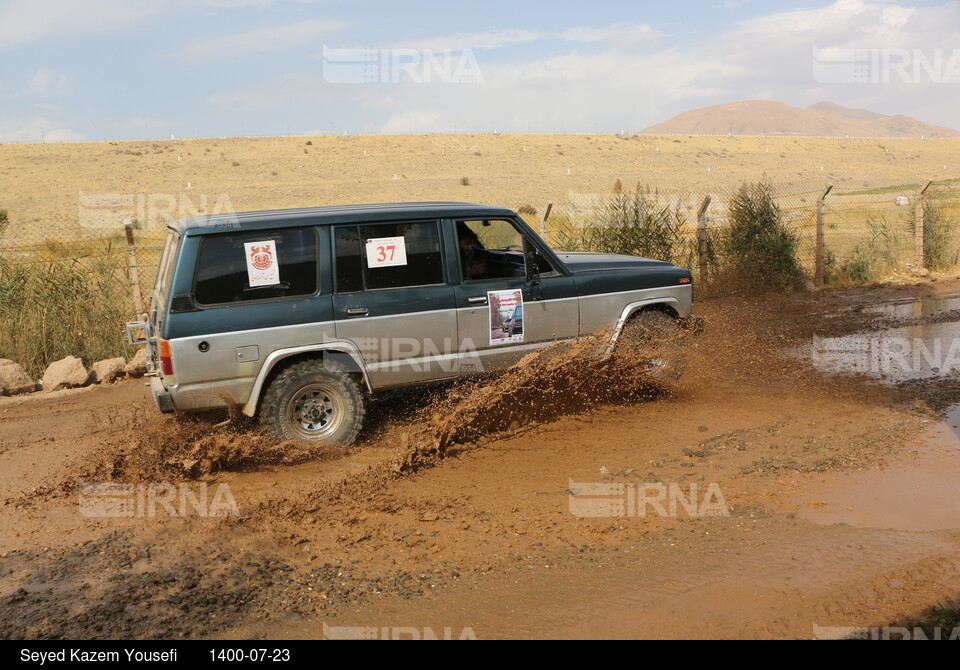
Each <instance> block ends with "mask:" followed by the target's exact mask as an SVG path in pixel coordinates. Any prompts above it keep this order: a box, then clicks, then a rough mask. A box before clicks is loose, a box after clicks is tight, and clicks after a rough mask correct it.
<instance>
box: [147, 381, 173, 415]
mask: <svg viewBox="0 0 960 670" xmlns="http://www.w3.org/2000/svg"><path fill="white" fill-rule="evenodd" d="M150 390H151V391H152V392H153V399H154V401H155V402H156V403H157V409H159V410H160V411H161V412H163V413H164V414H172V413H173V412H174V411H176V407H174V406H173V397H172V396H171V395H170V392H169V391H167V389H165V388H164V386H163V382H161V381H160V378H159V377H150Z"/></svg>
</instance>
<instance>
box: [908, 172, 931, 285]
mask: <svg viewBox="0 0 960 670" xmlns="http://www.w3.org/2000/svg"><path fill="white" fill-rule="evenodd" d="M931 186H933V182H932V181H930V182H927V185H926V186H924V187H923V190H922V191H920V195H919V196H917V208H916V213H915V218H914V221H913V262H914V265H916V266H917V269H918V270H923V269H924V268H925V267H926V263H927V260H926V258H924V248H923V247H924V242H925V240H924V231H923V223H924V218H925V215H926V210H927V189H929V188H930V187H931Z"/></svg>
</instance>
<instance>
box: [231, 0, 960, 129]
mask: <svg viewBox="0 0 960 670" xmlns="http://www.w3.org/2000/svg"><path fill="white" fill-rule="evenodd" d="M563 34H566V37H567V38H568V39H569V40H571V42H570V43H571V44H576V45H577V49H576V50H571V51H569V52H567V53H563V54H559V55H555V56H550V57H540V58H532V59H525V60H515V61H514V62H509V63H503V62H497V63H490V62H485V61H484V58H483V55H482V54H479V55H478V57H477V58H478V63H479V67H480V70H481V72H482V75H483V80H484V82H485V83H483V84H442V83H433V84H399V85H389V86H385V85H368V86H337V85H329V84H324V83H323V82H322V81H320V80H319V78H318V77H316V76H308V77H304V76H300V77H294V76H288V77H281V78H279V79H277V80H276V81H274V82H272V83H270V84H267V85H265V86H261V87H254V88H253V89H250V90H246V91H241V92H233V93H224V94H220V95H218V96H215V97H214V98H213V99H212V101H213V102H215V103H218V104H225V105H227V106H239V105H242V106H246V107H282V106H283V105H285V104H288V103H291V104H293V103H296V104H303V105H311V104H316V105H321V104H322V105H323V106H324V107H326V108H335V107H339V106H341V105H353V107H352V108H351V109H356V115H357V116H363V117H364V120H367V121H374V122H375V123H376V124H377V125H379V126H381V127H382V128H383V129H389V130H392V131H395V132H401V131H404V132H406V131H414V130H416V131H418V132H427V131H430V130H445V131H446V130H450V129H451V128H453V127H454V125H456V126H457V127H458V128H459V129H461V130H469V129H474V130H489V129H490V128H493V127H496V128H499V129H501V130H504V131H510V130H513V131H524V130H527V129H528V128H531V129H533V130H544V131H549V130H561V129H567V130H586V131H592V130H619V129H621V128H625V129H629V130H638V129H641V128H644V127H647V126H649V125H653V124H655V123H659V122H661V121H665V120H666V119H668V118H669V117H671V116H673V115H675V114H678V113H680V112H683V111H686V110H688V109H691V108H694V107H701V106H707V105H715V104H721V103H724V102H729V101H733V100H749V99H756V98H763V99H774V100H780V101H783V102H786V103H789V104H795V105H802V106H806V105H810V104H813V103H815V102H820V101H821V100H824V99H827V100H834V101H836V102H838V103H841V104H847V105H850V106H855V107H868V108H870V107H873V108H874V109H876V111H878V112H881V113H888V114H891V113H905V114H908V115H909V114H914V115H919V116H920V118H921V119H922V120H924V121H929V122H931V123H939V124H941V125H955V124H956V118H958V116H960V96H958V95H957V93H958V92H960V84H933V83H927V84H922V83H921V84H893V83H891V84H885V85H857V84H850V85H822V84H819V83H817V82H816V81H815V80H814V78H813V60H812V48H813V45H815V44H816V45H818V46H820V47H822V48H823V47H836V48H841V49H851V48H861V49H884V48H901V49H932V48H942V49H945V50H947V49H949V50H952V49H957V48H960V3H958V2H949V3H946V4H944V5H940V6H937V7H926V8H916V9H915V8H912V7H907V6H905V5H899V4H895V3H892V2H876V1H872V2H870V1H866V0H839V1H838V2H835V3H834V4H832V5H829V6H827V7H823V8H820V9H804V10H791V11H785V12H778V13H775V14H770V15H767V16H763V17H760V18H756V19H752V20H749V21H745V22H743V23H741V24H739V25H737V26H736V27H735V28H733V29H731V30H729V31H727V32H724V33H721V34H718V35H716V36H714V37H711V38H705V39H704V40H702V41H701V42H697V43H690V44H682V45H681V44H677V45H672V46H667V47H661V48H653V49H650V48H646V49H635V48H631V47H632V46H634V45H637V44H639V45H642V46H648V45H649V44H650V42H649V41H647V40H648V39H649V40H654V39H658V37H657V36H656V35H655V34H654V33H653V31H652V30H651V31H645V30H644V29H643V27H642V26H641V27H638V26H636V25H633V24H631V25H624V24H620V25H619V26H609V27H607V28H606V29H586V28H571V29H569V30H567V31H564V33H557V34H556V35H555V36H554V37H556V38H557V39H563V38H562V37H560V35H563ZM540 35H541V33H536V32H523V31H499V32H494V33H472V34H463V35H461V36H459V37H457V38H456V39H454V38H447V39H445V40H444V39H440V40H425V41H423V42H418V43H415V44H416V45H417V46H421V47H424V48H426V47H427V46H428V45H430V46H431V47H432V48H437V49H442V48H451V47H455V48H457V49H464V48H477V49H479V48H482V46H481V45H498V44H500V45H504V46H505V45H507V44H509V43H513V44H518V43H521V42H522V41H524V40H538V39H547V38H546V37H540ZM618 36H619V37H623V38H624V39H625V40H626V41H625V42H623V43H618V42H617V39H618ZM631 36H633V38H635V39H632V38H631ZM660 39H663V38H660ZM409 44H414V43H408V45H409ZM622 44H626V45H628V46H621V45H622ZM582 45H586V46H582ZM598 47H599V48H598ZM488 48H494V47H493V46H488ZM348 108H349V107H348ZM931 110H932V111H931Z"/></svg>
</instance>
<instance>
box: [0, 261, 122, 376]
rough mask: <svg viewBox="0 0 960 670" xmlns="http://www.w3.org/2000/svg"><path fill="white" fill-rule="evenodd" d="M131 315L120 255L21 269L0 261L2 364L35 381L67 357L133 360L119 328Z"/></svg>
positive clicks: (38, 264) (48, 263)
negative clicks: (9, 364) (4, 361)
mask: <svg viewBox="0 0 960 670" xmlns="http://www.w3.org/2000/svg"><path fill="white" fill-rule="evenodd" d="M132 311H133V309H132V307H131V298H130V292H129V277H128V275H127V270H126V265H125V263H124V261H123V257H122V256H121V255H119V254H113V255H104V256H101V257H98V258H93V259H85V260H83V261H79V260H66V261H64V260H59V261H51V262H33V263H27V264H21V265H16V264H11V263H10V262H9V261H8V260H6V259H4V258H2V257H0V322H2V323H3V324H4V325H5V327H4V328H3V329H2V330H0V358H10V359H13V360H15V361H17V362H18V363H20V364H21V365H23V366H24V368H26V369H27V371H28V372H29V373H30V374H31V375H33V376H35V377H39V376H40V375H41V374H42V373H43V370H44V369H45V368H46V366H47V365H49V364H50V363H52V362H54V361H56V360H59V359H61V358H63V357H65V356H79V357H80V358H82V359H83V360H84V361H85V362H86V363H87V364H90V363H93V362H94V361H98V360H101V359H104V358H111V357H113V356H129V355H131V354H132V350H131V349H130V347H128V346H126V344H124V343H123V342H122V341H121V337H120V328H122V326H123V323H124V322H125V321H126V320H128V318H129V317H130V316H132Z"/></svg>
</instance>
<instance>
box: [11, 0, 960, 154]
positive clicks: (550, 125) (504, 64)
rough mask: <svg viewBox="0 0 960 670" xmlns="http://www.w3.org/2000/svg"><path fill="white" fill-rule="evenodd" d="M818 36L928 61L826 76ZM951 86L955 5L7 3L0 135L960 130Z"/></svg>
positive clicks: (957, 38) (752, 1) (958, 59)
mask: <svg viewBox="0 0 960 670" xmlns="http://www.w3.org/2000/svg"><path fill="white" fill-rule="evenodd" d="M799 2H801V3H802V2H803V0H799ZM814 47H817V48H819V49H828V50H835V51H833V52H831V53H835V54H840V58H841V60H842V58H843V54H845V53H849V52H848V51H845V50H849V49H865V50H870V51H871V52H881V51H883V50H885V51H884V52H889V51H890V50H894V51H895V52H896V54H908V55H910V56H911V57H912V58H916V56H915V54H918V53H919V54H921V56H922V57H923V58H926V59H927V60H928V61H929V62H930V63H934V64H935V65H936V66H935V67H934V66H931V67H930V68H927V69H926V70H922V69H921V70H914V69H912V67H911V68H907V69H901V70H897V71H895V72H894V75H897V76H893V77H890V78H888V79H889V80H887V81H880V80H878V81H872V82H870V81H868V82H845V81H841V82H836V83H831V82H824V81H822V80H821V81H818V78H817V76H815V73H814V69H813V62H814V56H813V49H814ZM325 48H326V50H327V51H325ZM344 49H353V50H361V49H362V50H365V51H363V52H359V51H330V50H344ZM361 53H362V57H361V56H358V54H361ZM900 57H901V56H899V55H898V56H897V58H900ZM954 57H955V59H954ZM362 59H366V63H367V65H368V66H370V63H375V65H374V66H372V67H373V69H372V70H370V69H369V67H368V69H367V70H365V69H363V68H364V66H363V65H362V64H360V65H358V63H361V60H362ZM936 59H940V60H939V61H938V60H936ZM954 60H955V67H954ZM358 68H359V69H358ZM954 72H955V73H956V75H957V79H956V80H954V79H953V74H954ZM901 74H903V75H909V77H907V76H900V75H901ZM938 77H939V78H938ZM880 79H883V78H882V77H881V78H880ZM958 92H960V2H955V1H954V2H910V3H905V2H898V1H896V0H894V1H882V0H836V1H834V2H816V1H814V0H809V1H808V2H806V3H805V4H796V3H794V2H782V1H779V0H778V1H773V2H759V1H757V0H712V1H708V2H702V3H701V2H686V1H682V0H678V1H676V2H671V3H664V2H621V1H615V2H604V1H602V0H598V1H596V2H592V3H590V2H567V1H565V2H504V1H501V0H485V1H484V2H473V3H471V2H459V3H457V2H450V1H449V0H447V1H445V2H432V1H430V2H414V3H398V2H396V1H395V0H394V1H392V2H380V1H369V2H365V1H358V2H344V1H337V0H193V1H187V0H138V1H132V0H0V141H38V140H40V138H41V135H42V136H43V137H44V139H45V140H47V141H56V140H79V139H92V140H103V139H132V138H151V137H169V136H171V135H176V136H177V137H198V136H204V137H209V136H223V135H231V136H232V135H285V134H296V135H299V134H317V133H343V132H348V133H360V132H364V133H376V132H380V133H390V132H453V131H457V132H466V131H480V132H490V131H492V130H499V131H501V132H528V131H533V132H557V131H566V132H620V131H621V130H627V131H637V130H640V129H642V128H644V127H646V126H649V125H652V124H655V123H659V122H661V121H664V120H666V119H668V118H670V117H671V116H673V115H675V114H678V113H680V112H683V111H686V110H688V109H693V108H696V107H703V106H707V105H714V104H721V103H724V102H730V101H734V100H746V99H772V100H779V101H782V102H786V103H789V104H794V105H798V106H807V105H810V104H813V103H816V102H820V101H822V100H830V101H833V102H837V103H840V104H845V105H849V106H855V107H866V108H869V109H873V110H875V111H878V112H882V113H888V114H894V113H903V114H907V115H911V116H916V117H918V118H921V119H922V120H925V121H928V122H932V123H938V124H941V125H948V126H960V95H957V93H958Z"/></svg>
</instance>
